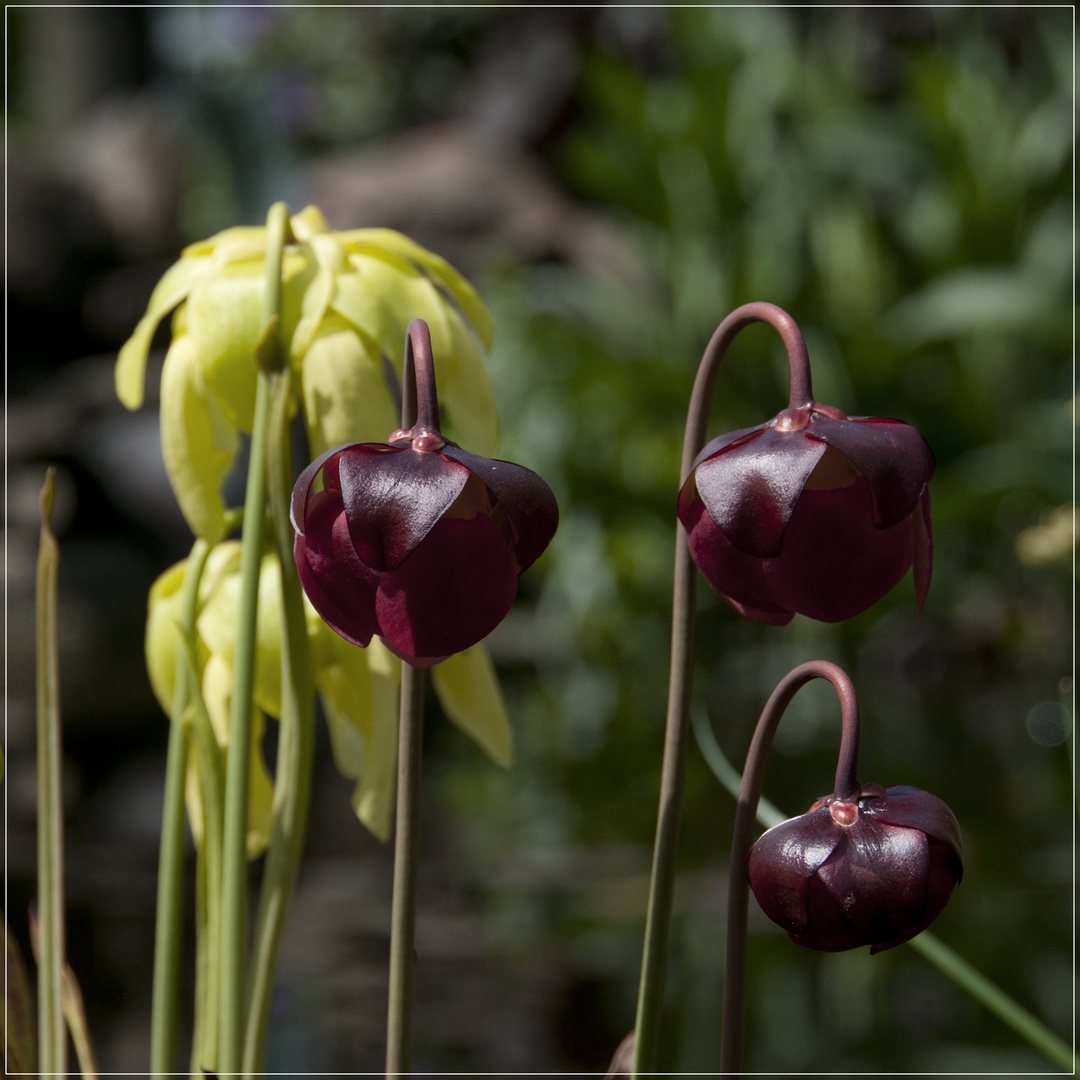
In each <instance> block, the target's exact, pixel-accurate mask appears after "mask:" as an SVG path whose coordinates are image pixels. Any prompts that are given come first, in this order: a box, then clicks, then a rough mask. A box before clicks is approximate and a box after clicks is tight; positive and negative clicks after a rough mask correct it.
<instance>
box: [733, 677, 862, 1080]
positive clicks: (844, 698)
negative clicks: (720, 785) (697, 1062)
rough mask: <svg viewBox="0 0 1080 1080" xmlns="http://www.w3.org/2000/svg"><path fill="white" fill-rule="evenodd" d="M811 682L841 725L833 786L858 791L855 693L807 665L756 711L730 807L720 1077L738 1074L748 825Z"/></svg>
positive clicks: (846, 682) (750, 837)
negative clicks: (787, 722)
mask: <svg viewBox="0 0 1080 1080" xmlns="http://www.w3.org/2000/svg"><path fill="white" fill-rule="evenodd" d="M812 679H827V680H828V681H829V682H830V683H832V685H833V686H834V687H835V688H836V692H837V695H838V696H839V698H840V713H841V724H842V726H843V734H842V737H841V754H840V759H841V765H840V767H838V769H837V781H838V783H839V782H841V781H843V782H844V783H845V784H851V785H853V786H851V787H846V788H845V793H846V794H852V793H853V792H854V791H857V790H858V781H856V780H855V766H856V761H855V755H856V753H857V752H858V746H859V734H858V729H859V702H858V699H857V697H856V696H855V688H854V687H853V686H852V684H851V680H850V679H849V678H848V677H847V675H846V674H845V673H844V671H843V670H842V669H841V668H839V667H837V665H836V664H832V663H829V662H828V661H826V660H811V661H810V662H809V663H806V664H800V665H799V666H798V667H797V668H794V669H792V670H791V671H789V672H788V673H787V675H785V676H784V677H783V679H781V680H780V682H779V683H778V684H777V686H776V689H775V690H773V692H772V695H771V696H770V697H769V700H768V702H767V703H766V705H765V708H764V709H763V710H762V713H761V717H760V719H759V720H758V722H757V727H756V728H755V729H754V737H753V739H752V740H751V741H750V750H749V752H748V753H747V755H746V765H745V767H744V768H743V774H742V784H741V785H740V787H739V801H738V804H737V805H736V807H735V829H734V834H733V835H732V838H731V864H730V868H729V871H728V911H727V942H726V957H725V963H724V1001H723V1009H724V1014H723V1021H722V1023H721V1026H720V1071H721V1072H722V1073H724V1074H739V1073H740V1071H741V1069H742V1057H743V1007H744V996H745V993H744V991H745V985H746V914H747V908H748V906H749V895H750V887H749V883H748V882H747V878H746V872H745V866H746V858H747V856H748V855H749V853H750V847H751V845H752V843H753V838H754V831H755V829H754V820H755V818H756V816H757V804H758V800H759V799H760V798H761V787H762V784H763V783H764V780H765V765H766V762H767V761H768V759H769V749H770V748H771V747H772V741H773V736H774V735H775V734H776V728H777V725H779V723H780V718H781V717H782V716H783V715H784V710H785V709H787V707H788V705H789V704H790V703H791V699H792V698H793V697H794V696H795V694H796V693H797V692H798V691H799V689H800V688H801V687H803V686H805V685H806V684H807V683H808V682H810V681H811V680H812ZM836 794H838V795H839V794H840V792H839V791H837V792H836Z"/></svg>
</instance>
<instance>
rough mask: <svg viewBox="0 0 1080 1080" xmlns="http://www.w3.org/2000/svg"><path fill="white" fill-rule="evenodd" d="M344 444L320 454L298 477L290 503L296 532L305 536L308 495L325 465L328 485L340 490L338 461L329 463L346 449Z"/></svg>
mask: <svg viewBox="0 0 1080 1080" xmlns="http://www.w3.org/2000/svg"><path fill="white" fill-rule="evenodd" d="M344 449H345V447H344V446H335V447H334V448H333V449H332V450H327V451H325V452H324V453H322V454H320V455H319V456H318V457H317V458H316V459H315V460H314V461H313V462H312V463H311V464H310V465H308V467H307V468H306V469H304V471H303V472H302V473H301V474H300V475H299V476H298V477H297V480H296V483H295V484H294V485H293V490H292V499H291V501H290V503H289V519H290V520H291V521H292V527H293V529H295V530H296V532H298V533H300V535H301V536H303V534H304V532H305V531H306V528H307V526H306V524H305V519H306V517H307V507H308V497H309V495H310V492H311V487H312V483H313V481H314V480H315V477H316V476H317V475H318V474H319V471H320V470H321V469H322V468H323V466H324V465H327V470H326V475H327V481H328V482H327V485H326V486H328V487H335V488H338V489H339V490H340V486H341V482H340V479H339V477H338V470H337V462H336V460H335V461H333V463H332V465H328V464H327V463H328V462H331V460H332V459H336V458H337V456H338V454H340V453H341V451H342V450H344Z"/></svg>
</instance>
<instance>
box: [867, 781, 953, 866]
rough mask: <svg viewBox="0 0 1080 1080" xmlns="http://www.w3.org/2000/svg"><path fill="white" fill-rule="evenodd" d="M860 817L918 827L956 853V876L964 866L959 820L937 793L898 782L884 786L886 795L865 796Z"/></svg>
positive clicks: (882, 822) (886, 823) (908, 827)
mask: <svg viewBox="0 0 1080 1080" xmlns="http://www.w3.org/2000/svg"><path fill="white" fill-rule="evenodd" d="M859 817H860V820H861V819H862V818H864V817H865V818H867V819H868V820H871V821H875V822H879V823H881V824H883V825H894V826H901V827H903V828H906V829H918V830H919V831H920V832H923V833H926V835H927V836H930V837H933V838H934V839H935V840H939V841H940V842H941V843H942V844H944V845H946V846H947V847H948V848H949V849H950V850H951V851H952V852H953V854H954V855H955V856H956V861H957V873H956V877H957V880H959V879H960V874H961V873H962V872H963V868H962V866H961V865H960V860H961V859H962V858H963V840H962V839H961V836H960V823H959V822H958V821H957V820H956V817H955V815H954V814H953V812H952V811H951V810H950V809H949V808H948V806H946V805H945V803H944V802H943V801H942V800H941V799H939V798H938V797H937V796H936V795H931V794H930V792H928V791H921V790H920V789H919V788H915V787H910V786H908V785H907V784H898V785H897V786H895V787H890V788H886V789H885V797H884V798H881V799H868V800H867V801H866V803H865V809H864V810H863V811H862V812H861V813H860V814H859Z"/></svg>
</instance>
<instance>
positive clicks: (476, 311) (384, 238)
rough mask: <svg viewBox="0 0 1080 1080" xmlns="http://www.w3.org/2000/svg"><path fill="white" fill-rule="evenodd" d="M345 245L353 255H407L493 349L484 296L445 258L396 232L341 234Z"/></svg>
mask: <svg viewBox="0 0 1080 1080" xmlns="http://www.w3.org/2000/svg"><path fill="white" fill-rule="evenodd" d="M338 236H339V238H340V239H341V241H342V242H343V243H344V244H345V245H346V246H347V247H348V248H349V250H350V251H352V252H356V253H357V254H362V253H369V254H374V253H375V252H376V251H377V249H379V248H383V249H385V250H387V251H393V252H395V253H396V254H398V255H403V256H404V257H405V258H406V259H408V260H409V261H410V262H412V263H415V264H416V265H417V266H418V267H420V268H421V269H422V270H423V271H424V273H425V274H427V275H428V276H429V277H431V278H432V279H433V280H434V281H436V282H437V283H438V284H439V285H441V286H442V287H443V288H445V289H446V290H447V291H448V292H449V293H450V295H451V296H452V297H453V298H454V300H456V301H457V303H458V305H459V306H460V308H461V310H462V311H463V312H464V313H465V317H466V318H467V319H468V320H469V322H470V323H472V325H473V328H474V329H475V331H476V333H477V334H478V335H479V336H480V340H481V341H482V342H483V343H484V348H485V349H490V348H491V343H492V340H493V339H494V336H495V325H494V323H493V322H492V321H491V312H490V311H488V308H487V305H486V304H485V303H484V301H483V300H481V299H480V294H479V293H478V292H477V291H476V289H474V288H473V286H472V285H471V284H470V283H469V282H468V281H466V280H465V278H463V277H462V276H461V274H459V273H458V272H457V271H456V270H455V269H454V268H453V267H452V266H451V265H450V264H449V263H448V262H447V261H446V260H445V259H444V258H442V257H441V256H439V255H436V254H435V253H434V252H433V251H428V249H427V248H424V247H421V246H420V245H419V244H418V243H416V241H414V240H410V239H409V238H408V237H407V236H405V235H404V233H399V232H396V231H395V230H394V229H353V230H351V231H349V232H343V233H338Z"/></svg>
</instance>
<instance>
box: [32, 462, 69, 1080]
mask: <svg viewBox="0 0 1080 1080" xmlns="http://www.w3.org/2000/svg"><path fill="white" fill-rule="evenodd" d="M55 476H56V470H55V469H53V468H50V469H49V471H48V473H47V474H46V476H45V486H44V487H43V488H42V491H41V535H40V540H39V545H38V564H37V757H38V805H37V812H38V915H37V918H38V927H39V931H38V932H39V934H40V938H39V941H40V951H39V959H38V1067H39V1069H40V1070H41V1074H42V1075H48V1074H50V1073H52V1074H60V1075H63V1074H65V1073H66V1072H67V1031H66V1029H65V1026H64V1010H63V996H62V995H63V971H64V819H63V795H62V790H61V757H62V749H61V741H60V662H59V649H58V647H57V637H56V626H57V614H56V591H57V569H58V565H59V562H60V548H59V545H58V544H57V542H56V537H55V536H54V535H53V531H52V528H51V526H50V523H49V521H50V518H51V516H52V507H53V497H54V484H55Z"/></svg>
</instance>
